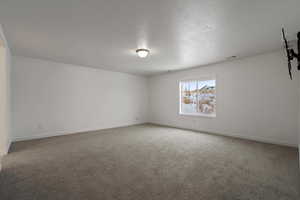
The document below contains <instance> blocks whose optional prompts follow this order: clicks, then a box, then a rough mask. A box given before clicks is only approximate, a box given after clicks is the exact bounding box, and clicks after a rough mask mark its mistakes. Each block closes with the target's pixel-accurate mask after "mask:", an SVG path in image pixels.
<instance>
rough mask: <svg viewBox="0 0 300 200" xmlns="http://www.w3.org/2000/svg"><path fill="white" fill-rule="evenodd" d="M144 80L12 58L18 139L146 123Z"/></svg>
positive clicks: (146, 97) (15, 128) (14, 113)
mask: <svg viewBox="0 0 300 200" xmlns="http://www.w3.org/2000/svg"><path fill="white" fill-rule="evenodd" d="M147 106H148V94H147V79H146V78H145V77H140V76H134V75H129V74H125V73H119V72H111V71H105V70H100V69H93V68H88V67H80V66H73V65H67V64H61V63H55V62H50V61H45V60H37V59H32V58H25V57H13V65H12V119H13V129H12V131H13V139H14V140H24V139H31V138H39V137H46V136H53V135H60V134H68V133H74V132H81V131H88V130H98V129H104V128H111V127H119V126H126V125H132V124H138V123H144V122H146V121H147Z"/></svg>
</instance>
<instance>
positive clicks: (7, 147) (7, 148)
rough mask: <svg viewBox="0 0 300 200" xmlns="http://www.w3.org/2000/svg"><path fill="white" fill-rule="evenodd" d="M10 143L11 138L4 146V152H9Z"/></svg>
mask: <svg viewBox="0 0 300 200" xmlns="http://www.w3.org/2000/svg"><path fill="white" fill-rule="evenodd" d="M10 145H11V140H9V141H8V144H7V146H6V151H5V153H6V154H8V152H9V148H10Z"/></svg>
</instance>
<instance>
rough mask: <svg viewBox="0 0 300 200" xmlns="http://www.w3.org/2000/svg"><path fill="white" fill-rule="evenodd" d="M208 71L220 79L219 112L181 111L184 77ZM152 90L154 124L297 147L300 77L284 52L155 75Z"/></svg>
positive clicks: (199, 74) (151, 115)
mask: <svg viewBox="0 0 300 200" xmlns="http://www.w3.org/2000/svg"><path fill="white" fill-rule="evenodd" d="M204 75H205V76H206V75H215V76H216V78H217V116H216V117H215V118H205V117H192V116H182V115H179V114H178V113H179V87H178V84H179V80H181V79H185V78H197V76H198V77H202V76H204ZM149 91H150V100H149V102H150V105H149V112H150V114H149V118H150V122H152V123H156V124H162V125H168V126H174V127H180V128H188V129H194V130H199V131H205V132H211V133H217V134H223V135H228V136H235V137H240V138H247V139H251V140H257V141H264V142H269V143H276V144H284V145H289V146H298V143H297V131H298V127H297V126H298V125H297V124H298V122H297V119H298V117H297V116H298V106H299V96H298V76H295V77H294V80H293V81H291V80H290V79H289V77H288V72H287V66H286V60H285V57H284V54H283V52H281V51H278V52H272V53H268V54H263V55H258V56H254V57H249V58H243V59H239V60H234V61H230V62H225V63H220V64H215V65H210V66H207V67H200V68H196V69H191V70H185V71H180V72H174V73H169V74H164V75H158V76H154V77H151V78H150V79H149Z"/></svg>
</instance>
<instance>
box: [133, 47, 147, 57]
mask: <svg viewBox="0 0 300 200" xmlns="http://www.w3.org/2000/svg"><path fill="white" fill-rule="evenodd" d="M135 52H136V53H137V55H138V57H140V58H146V57H147V56H148V54H149V53H150V51H149V50H148V49H137V50H136V51H135Z"/></svg>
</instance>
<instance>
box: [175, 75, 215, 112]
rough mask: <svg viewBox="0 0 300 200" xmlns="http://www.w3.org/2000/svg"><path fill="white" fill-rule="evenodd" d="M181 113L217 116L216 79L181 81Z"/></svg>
mask: <svg viewBox="0 0 300 200" xmlns="http://www.w3.org/2000/svg"><path fill="white" fill-rule="evenodd" d="M179 88H180V112H179V113H180V114H183V115H199V116H207V117H215V116H216V80H215V79H207V80H203V79H201V80H195V79H194V80H184V81H180V86H179Z"/></svg>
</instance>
